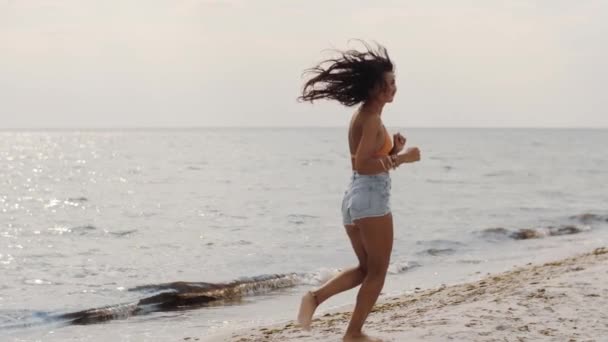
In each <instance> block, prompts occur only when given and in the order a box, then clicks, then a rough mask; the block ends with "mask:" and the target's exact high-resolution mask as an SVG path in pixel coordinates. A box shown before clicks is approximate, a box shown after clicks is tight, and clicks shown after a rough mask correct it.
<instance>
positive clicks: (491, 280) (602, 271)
mask: <svg viewBox="0 0 608 342" xmlns="http://www.w3.org/2000/svg"><path fill="white" fill-rule="evenodd" d="M607 283H608V248H606V247H602V248H596V249H594V250H593V251H591V252H587V253H583V254H577V255H575V256H572V257H568V258H564V259H561V260H556V261H552V262H547V263H544V264H539V265H532V264H527V265H525V266H519V267H516V268H514V269H513V270H509V271H506V272H502V273H497V274H490V275H488V276H485V277H483V278H481V279H480V280H478V281H473V282H466V283H461V284H454V285H449V286H445V285H444V286H440V287H437V288H432V289H426V290H422V291H417V292H415V293H413V294H402V295H398V296H391V297H385V298H381V299H379V300H378V303H377V304H376V305H375V306H374V309H373V310H372V313H370V315H369V317H368V319H367V322H366V324H365V326H364V329H365V332H366V333H368V334H369V335H371V336H375V337H381V338H383V339H384V340H385V341H420V340H427V341H436V340H441V341H443V340H447V339H452V340H455V341H524V340H528V339H540V340H547V341H553V340H555V341H579V340H580V341H600V339H601V338H607V337H608V312H606V311H602V308H605V307H608V286H606V284H607ZM353 306H354V304H350V305H346V306H343V307H339V308H336V309H333V310H330V311H328V312H324V313H322V314H317V315H315V317H314V319H313V323H312V330H311V331H310V332H307V331H303V330H302V329H300V328H299V327H298V326H297V324H296V323H295V321H294V320H289V321H284V322H277V323H275V324H272V325H268V326H260V327H253V328H246V329H239V330H236V331H231V332H223V333H218V334H215V335H212V336H207V337H203V338H200V339H198V338H188V339H190V340H199V341H236V342H249V341H308V342H312V341H315V342H318V341H341V337H342V334H343V331H344V329H346V325H347V324H348V320H349V318H350V314H351V311H352V308H353ZM294 310H295V309H294ZM294 312H295V311H294ZM184 339H186V338H184Z"/></svg>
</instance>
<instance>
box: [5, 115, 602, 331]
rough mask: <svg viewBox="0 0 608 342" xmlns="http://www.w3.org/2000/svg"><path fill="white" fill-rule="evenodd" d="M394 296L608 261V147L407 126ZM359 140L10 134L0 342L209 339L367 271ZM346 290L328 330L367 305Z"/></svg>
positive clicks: (586, 139)
mask: <svg viewBox="0 0 608 342" xmlns="http://www.w3.org/2000/svg"><path fill="white" fill-rule="evenodd" d="M389 131H391V132H392V133H395V132H401V133H402V134H403V135H404V136H405V137H406V138H407V146H417V147H419V148H420V150H421V161H420V162H418V163H414V164H405V165H402V166H401V167H400V168H398V169H397V170H395V171H392V173H391V177H392V198H391V207H392V214H393V217H394V247H393V251H392V256H391V264H390V267H389V274H388V276H387V280H386V283H385V286H384V289H383V291H382V294H381V297H386V296H391V295H399V294H408V293H412V292H415V291H417V290H420V289H427V288H435V287H439V286H442V285H450V284H456V283H462V282H467V281H473V280H476V279H479V278H481V277H484V276H486V275H487V274H493V273H498V272H503V271H506V270H509V269H512V268H513V267H518V266H525V265H526V264H529V263H543V262H547V261H550V260H555V259H559V258H563V257H567V256H571V255H575V254H578V253H582V252H588V251H591V250H593V249H594V248H596V247H601V246H608V130H606V129H511V128H510V129H506V128H505V129H483V128H457V129H456V128H406V127H402V128H400V127H389ZM351 173H352V171H351V169H350V160H349V151H348V147H347V128H346V127H337V128H312V127H311V128H166V129H164V128H163V129H161V128H158V129H147V128H141V129H80V130H78V129H70V130H68V129H66V130H59V129H49V130H3V131H0V341H100V342H101V341H104V342H105V341H163V342H164V341H184V340H188V339H190V340H194V339H198V340H199V341H205V340H208V339H211V337H212V336H218V334H223V333H226V332H230V331H236V330H239V329H241V330H242V329H245V330H246V329H252V328H254V327H258V326H261V325H266V324H272V323H277V322H283V321H288V320H293V319H294V318H295V316H296V312H297V306H298V304H299V301H300V297H301V295H302V294H303V293H305V292H306V291H308V290H311V289H314V288H316V287H318V286H320V285H321V284H323V282H325V281H327V280H328V279H330V278H331V277H332V276H334V275H335V274H337V273H338V272H339V271H340V270H341V269H344V268H346V267H351V266H355V265H356V264H357V259H356V257H355V254H354V252H353V250H352V248H351V246H350V243H349V240H348V237H347V235H346V233H345V231H344V227H343V226H342V225H341V214H340V209H341V201H342V196H343V194H344V191H345V190H346V187H347V185H348V182H349V181H350V177H351ZM355 298H356V289H353V290H350V291H347V292H344V293H341V294H339V295H337V296H335V297H333V298H331V299H329V300H328V301H327V302H325V303H323V305H322V306H321V307H320V308H319V309H318V310H319V311H318V312H319V314H322V313H323V312H324V311H328V310H334V309H336V308H340V307H343V306H345V305H349V304H353V303H354V301H355Z"/></svg>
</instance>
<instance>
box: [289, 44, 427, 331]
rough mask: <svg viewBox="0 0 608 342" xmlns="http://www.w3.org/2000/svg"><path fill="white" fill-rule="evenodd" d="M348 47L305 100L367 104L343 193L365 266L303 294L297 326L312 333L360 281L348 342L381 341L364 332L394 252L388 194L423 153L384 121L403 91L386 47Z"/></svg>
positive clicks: (352, 131)
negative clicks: (395, 178) (397, 175)
mask: <svg viewBox="0 0 608 342" xmlns="http://www.w3.org/2000/svg"><path fill="white" fill-rule="evenodd" d="M363 45H364V47H365V48H366V50H367V51H364V52H360V51H357V50H348V51H345V52H339V53H340V56H339V57H337V58H333V59H329V60H326V61H324V62H321V63H320V64H319V65H318V66H316V67H314V68H312V69H309V70H307V72H308V73H310V74H312V77H311V78H310V79H309V80H308V81H307V82H306V83H305V84H304V87H303V91H302V96H301V97H300V98H299V99H300V100H302V101H310V102H313V101H314V100H317V99H329V100H336V101H338V102H340V103H342V104H343V105H345V106H349V107H351V106H355V105H360V106H359V107H358V109H357V110H356V111H355V113H354V114H353V116H352V119H351V121H350V126H349V130H348V145H349V149H350V153H351V166H352V170H353V175H352V179H351V183H350V185H349V187H348V189H347V191H346V192H345V194H344V199H343V202H342V216H343V223H344V227H345V229H346V233H347V234H348V237H349V238H350V242H351V244H352V246H353V249H354V251H355V254H356V255H357V258H358V259H359V265H358V266H356V267H352V268H349V269H346V270H344V271H342V272H341V273H340V274H338V275H337V276H335V277H334V278H333V279H331V280H329V281H328V282H327V283H325V284H324V285H323V286H321V287H320V288H318V289H317V290H315V291H310V292H308V293H306V294H305V295H304V296H303V297H302V302H301V305H300V309H299V312H298V322H299V323H300V324H301V325H302V327H303V328H304V329H307V330H308V329H310V324H311V320H312V316H313V314H314V311H315V309H316V308H317V306H318V305H319V304H321V303H323V302H324V301H325V300H327V299H328V298H329V297H331V296H333V295H335V294H337V293H340V292H343V291H346V290H349V289H351V288H353V287H355V286H358V285H360V284H361V288H360V289H359V293H358V294H357V302H356V305H355V309H354V311H353V314H352V317H351V320H350V323H349V325H348V328H347V329H346V332H345V334H344V338H343V340H344V341H349V342H350V341H381V340H380V339H377V338H372V337H370V336H367V335H365V334H364V333H363V332H362V327H363V323H364V322H365V320H366V318H367V316H368V314H369V313H370V311H371V309H372V307H373V306H374V304H375V303H376V300H377V299H378V295H379V294H380V291H381V290H382V287H383V286H384V279H385V277H386V272H387V269H388V266H389V261H390V255H391V250H392V247H393V218H392V215H391V210H390V204H389V197H390V189H391V179H390V176H389V171H390V170H391V169H395V168H397V167H398V166H400V165H401V164H404V163H412V162H416V161H418V160H420V151H419V150H418V148H416V147H413V148H408V149H407V150H406V151H405V153H402V154H399V153H400V152H401V151H402V150H403V148H404V147H405V141H406V139H405V138H404V137H403V136H402V135H401V134H399V133H397V134H395V135H394V136H393V139H392V141H391V137H390V135H389V133H388V131H387V130H386V128H385V127H384V125H383V124H382V118H381V116H382V109H383V108H384V105H385V104H387V103H390V102H393V98H394V96H395V92H396V91H397V87H396V85H395V74H394V67H393V63H392V62H391V60H390V58H389V56H388V53H387V51H386V49H385V48H384V47H382V46H380V45H378V47H377V49H373V48H372V47H370V46H369V45H368V44H366V43H364V42H363Z"/></svg>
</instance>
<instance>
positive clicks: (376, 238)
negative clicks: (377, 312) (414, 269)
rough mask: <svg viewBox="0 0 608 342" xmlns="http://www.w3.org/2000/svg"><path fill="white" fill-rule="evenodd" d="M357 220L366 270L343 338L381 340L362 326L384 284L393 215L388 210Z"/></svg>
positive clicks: (347, 339)
mask: <svg viewBox="0 0 608 342" xmlns="http://www.w3.org/2000/svg"><path fill="white" fill-rule="evenodd" d="M356 224H357V226H358V227H359V232H360V233H361V241H362V242H363V247H364V249H365V252H366V253H367V274H366V276H365V279H363V283H362V285H361V288H360V289H359V293H358V294H357V303H356V304H355V310H354V311H353V315H352V317H351V320H350V323H349V324H348V328H347V329H346V333H345V334H344V341H381V340H379V339H374V338H371V337H368V336H366V335H365V334H363V332H362V328H363V323H365V320H366V319H367V316H368V315H369V313H370V312H371V310H372V308H373V306H374V304H375V303H376V300H377V299H378V296H379V295H380V291H381V290H382V287H383V286H384V280H385V278H386V272H387V270H388V265H389V262H390V256H391V251H392V249H393V217H392V215H391V214H388V215H385V216H382V217H370V218H363V219H360V220H358V221H357V222H356Z"/></svg>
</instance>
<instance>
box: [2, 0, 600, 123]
mask: <svg viewBox="0 0 608 342" xmlns="http://www.w3.org/2000/svg"><path fill="white" fill-rule="evenodd" d="M607 19H608V1H606V0H595V1H594V0H544V1H543V0H529V1H524V0H500V1H499V0H477V1H473V0H458V1H456V0H444V1H440V0H416V1H414V0H410V1H407V0H395V1H390V0H386V1H384V0H378V1H356V0H334V1H331V0H323V1H321V0H318V1H314V0H307V1H299V0H290V1H286V0H145V1H143V0H142V1H136V0H95V1H92V0H12V1H11V0H0V129H1V128H23V127H25V128H44V127H142V126H143V127H158V126H171V127H174V126H186V127H189V126H345V125H346V124H347V123H348V119H349V115H350V113H352V111H353V109H352V108H345V107H341V106H339V105H337V104H332V103H328V102H318V103H315V104H314V105H310V104H303V103H298V102H297V101H296V97H297V96H298V95H299V91H300V89H301V85H302V79H301V72H302V71H303V70H304V69H305V68H308V67H311V66H313V65H314V64H315V63H316V62H318V61H319V60H321V59H322V58H326V57H329V56H330V54H328V53H327V52H323V50H324V49H328V48H340V49H342V48H347V47H349V45H348V40H349V38H362V39H366V40H376V41H378V42H380V43H382V44H383V45H385V46H386V47H387V48H388V50H389V53H390V54H391V57H392V59H393V60H394V62H395V64H396V66H397V83H398V87H399V90H398V93H397V97H396V99H395V102H394V103H393V104H391V105H389V106H388V107H387V108H386V109H385V114H384V115H385V116H384V117H385V121H386V122H387V123H388V124H389V125H391V126H405V127H462V126H465V127H471V126H474V127H505V126H507V127H522V126H523V127H608V91H607V85H608V62H607V61H608V20H607ZM352 44H353V43H351V45H350V46H351V47H352V46H355V45H352Z"/></svg>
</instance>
